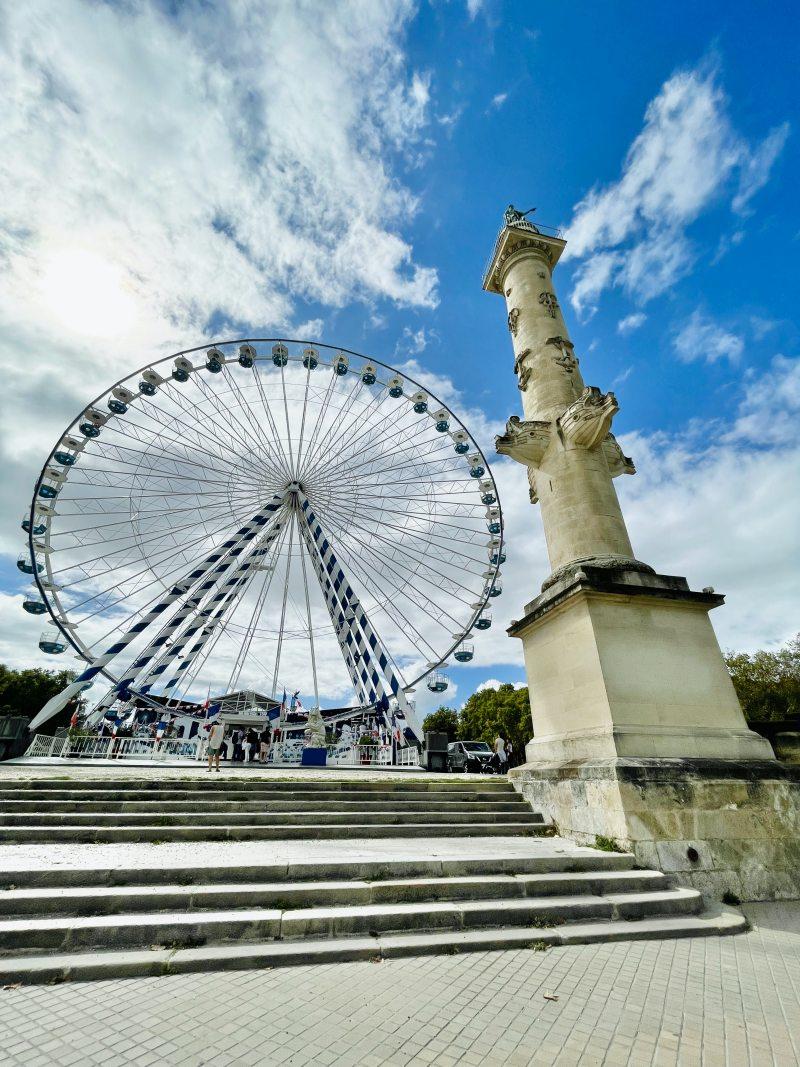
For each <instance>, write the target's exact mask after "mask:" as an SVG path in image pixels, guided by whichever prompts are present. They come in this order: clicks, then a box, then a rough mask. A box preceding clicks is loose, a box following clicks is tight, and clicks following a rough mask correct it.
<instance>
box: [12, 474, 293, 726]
mask: <svg viewBox="0 0 800 1067" xmlns="http://www.w3.org/2000/svg"><path fill="white" fill-rule="evenodd" d="M284 499H285V494H284V493H280V494H277V495H276V496H274V497H273V498H272V500H271V501H270V502H269V504H267V505H266V507H264V508H262V509H261V510H260V511H258V512H256V514H255V515H254V516H253V518H252V519H250V520H249V521H248V522H247V523H245V525H244V526H242V527H241V528H240V529H239V530H237V531H236V533H235V534H233V536H231V537H229V538H228V539H227V540H226V541H225V542H224V543H223V544H221V545H220V546H219V547H218V548H216V549H215V550H214V551H213V552H212V553H211V554H210V555H209V556H207V557H206V558H205V559H204V560H203V562H202V563H201V564H200V565H199V566H198V567H196V568H195V569H194V570H193V571H191V572H190V573H189V574H187V575H186V577H185V578H183V579H182V580H181V581H179V582H177V583H176V584H175V585H174V586H173V587H172V589H171V590H170V591H169V593H167V595H166V596H165V597H164V598H163V599H162V600H160V601H159V602H158V603H157V604H155V605H154V606H153V607H152V608H151V609H150V611H148V613H147V614H146V615H145V616H144V618H142V619H140V620H139V622H137V623H134V625H133V626H131V627H130V628H129V629H128V630H127V631H126V632H125V633H124V634H123V636H122V637H121V638H120V639H119V641H117V642H115V643H114V644H113V645H111V647H110V648H108V649H107V650H106V651H105V652H104V653H103V654H102V655H101V656H99V657H98V658H97V659H96V660H95V661H94V662H93V663H92V664H90V666H88V667H87V668H86V670H85V671H83V673H82V674H80V675H79V676H78V677H77V678H76V679H75V681H74V682H71V683H70V684H69V685H68V686H66V688H64V689H62V691H61V692H60V693H57V694H56V696H54V697H52V698H51V699H50V700H48V701H47V703H46V704H45V705H44V707H43V708H42V710H41V711H40V712H39V714H38V715H36V716H34V718H33V720H32V721H31V724H30V726H29V727H28V729H29V730H35V729H36V728H37V727H38V726H41V725H42V723H45V722H47V720H48V719H50V718H52V717H53V715H56V714H57V713H58V712H59V711H61V709H62V708H64V707H66V705H67V704H68V703H69V701H70V700H72V699H73V698H74V697H76V696H78V695H79V694H80V693H82V692H83V691H84V689H88V687H89V686H90V685H91V683H92V682H93V680H94V678H95V677H96V676H97V675H98V674H99V673H100V672H101V671H102V670H103V668H104V667H105V666H106V665H107V664H108V663H110V662H111V660H112V659H114V657H115V656H117V655H119V653H120V652H122V651H123V650H124V649H125V648H127V646H128V645H129V644H130V643H131V641H133V640H134V639H135V638H137V637H138V636H139V634H141V633H142V632H143V631H144V630H146V629H147V628H148V627H149V626H150V625H151V624H152V623H153V622H155V620H156V619H157V618H158V617H159V616H160V615H161V614H162V613H163V612H164V611H166V610H167V608H169V607H171V606H172V605H173V604H174V603H175V602H176V601H178V600H180V599H181V598H182V597H185V596H186V594H187V593H188V592H189V591H190V590H191V589H192V588H193V587H194V586H195V585H197V583H198V582H200V581H201V580H202V579H203V578H204V577H205V576H206V575H207V574H208V572H209V571H211V570H212V568H214V567H215V565H217V566H218V567H219V566H221V567H222V570H223V571H224V570H225V569H227V567H228V566H230V563H231V562H232V561H233V559H235V558H236V556H237V555H238V554H239V552H241V551H242V549H243V548H244V547H245V545H246V544H247V543H248V542H249V541H251V540H252V539H253V538H254V537H255V536H256V534H257V533H258V531H259V530H260V529H261V527H263V526H264V525H265V524H266V523H267V522H268V521H269V520H270V518H271V517H272V515H273V514H274V513H275V512H276V511H277V510H278V508H279V507H280V506H281V505H282V504H283V502H284ZM237 546H240V547H238V551H236V550H237ZM220 560H222V563H221V564H220ZM215 573H216V572H215ZM212 584H213V582H212ZM187 614H188V612H187ZM185 617H186V616H185V615H184V618H185ZM140 658H141V657H140ZM138 662H139V661H138V660H137V663H138ZM138 669H139V668H137V673H138ZM134 677H135V675H134Z"/></svg>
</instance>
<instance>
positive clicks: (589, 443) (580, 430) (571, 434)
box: [558, 385, 619, 449]
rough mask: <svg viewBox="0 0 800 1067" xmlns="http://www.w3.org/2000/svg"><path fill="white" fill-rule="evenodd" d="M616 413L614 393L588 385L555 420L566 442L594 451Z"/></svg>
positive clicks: (617, 406) (616, 406) (617, 405)
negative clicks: (603, 391) (601, 390)
mask: <svg viewBox="0 0 800 1067" xmlns="http://www.w3.org/2000/svg"><path fill="white" fill-rule="evenodd" d="M618 411H619V404H618V403H617V398H616V397H615V396H614V394H613V393H601V392H600V390H599V389H598V388H597V387H596V386H594V385H590V386H589V387H588V388H586V389H584V390H583V392H582V393H581V395H580V396H579V397H578V399H577V400H576V401H574V403H572V404H570V406H569V407H568V408H567V410H566V411H565V412H564V414H563V415H562V416H561V418H560V419H559V420H558V426H559V429H560V431H561V434H562V436H563V437H564V438H565V439H566V440H567V441H570V442H571V443H572V444H574V445H580V446H581V447H582V448H588V449H594V448H597V447H598V445H600V444H601V442H602V441H603V439H604V438H605V436H606V434H607V433H608V431H609V429H610V428H611V420H612V419H613V418H614V416H615V415H616V413H617V412H618Z"/></svg>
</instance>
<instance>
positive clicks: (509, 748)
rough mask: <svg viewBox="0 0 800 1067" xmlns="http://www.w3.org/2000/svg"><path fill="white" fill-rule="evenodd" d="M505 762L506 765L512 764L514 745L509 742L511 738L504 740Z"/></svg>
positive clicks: (511, 765) (510, 765)
mask: <svg viewBox="0 0 800 1067" xmlns="http://www.w3.org/2000/svg"><path fill="white" fill-rule="evenodd" d="M506 762H507V765H508V767H513V766H514V746H513V745H512V743H511V738H509V739H508V741H506Z"/></svg>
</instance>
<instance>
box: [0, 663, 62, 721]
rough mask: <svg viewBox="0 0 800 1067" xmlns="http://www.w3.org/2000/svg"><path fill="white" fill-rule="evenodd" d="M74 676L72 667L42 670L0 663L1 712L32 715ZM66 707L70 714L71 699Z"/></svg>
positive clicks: (30, 717) (30, 716)
mask: <svg viewBox="0 0 800 1067" xmlns="http://www.w3.org/2000/svg"><path fill="white" fill-rule="evenodd" d="M74 678H75V672H74V671H44V670H40V668H38V667H32V668H30V669H29V670H24V671H15V670H13V669H12V668H11V667H6V665H5V664H4V663H0V709H1V710H2V714H3V715H27V716H28V718H29V719H32V718H33V716H34V715H35V714H36V713H37V712H38V711H40V710H41V709H42V707H43V706H44V705H45V704H46V703H47V701H48V700H49V699H50V697H52V696H55V695H56V693H60V692H61V690H62V689H63V688H64V687H65V686H67V685H69V683H70V682H71V681H73V680H74ZM67 707H68V709H69V714H70V715H71V714H72V711H73V709H74V703H72V702H71V703H70V704H69V705H67ZM65 710H66V709H65ZM67 718H69V716H67Z"/></svg>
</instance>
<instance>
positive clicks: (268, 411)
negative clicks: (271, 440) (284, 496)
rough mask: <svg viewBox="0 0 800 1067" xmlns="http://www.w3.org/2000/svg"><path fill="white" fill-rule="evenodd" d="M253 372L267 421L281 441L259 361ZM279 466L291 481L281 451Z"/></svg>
mask: <svg viewBox="0 0 800 1067" xmlns="http://www.w3.org/2000/svg"><path fill="white" fill-rule="evenodd" d="M252 374H253V380H254V381H255V383H256V389H257V390H258V396H259V399H260V400H261V407H262V410H263V412H264V414H265V416H266V418H267V422H268V423H269V425H270V427H271V428H272V432H273V434H274V435H275V441H276V442H279V441H280V439H281V437H280V434H279V432H278V427H277V425H276V424H275V419H274V418H273V415H272V411H271V409H270V406H269V401H268V400H267V396H266V393H265V391H264V383H263V382H262V380H261V372H260V371H259V368H258V364H257V363H254V364H253V368H252ZM278 466H279V467H280V470H281V471H282V474H283V477H284V479H285V480H286V481H291V474H290V473H289V469H288V467H287V466H286V460H285V457H283V456H282V455H281V454H280V453H278Z"/></svg>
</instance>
